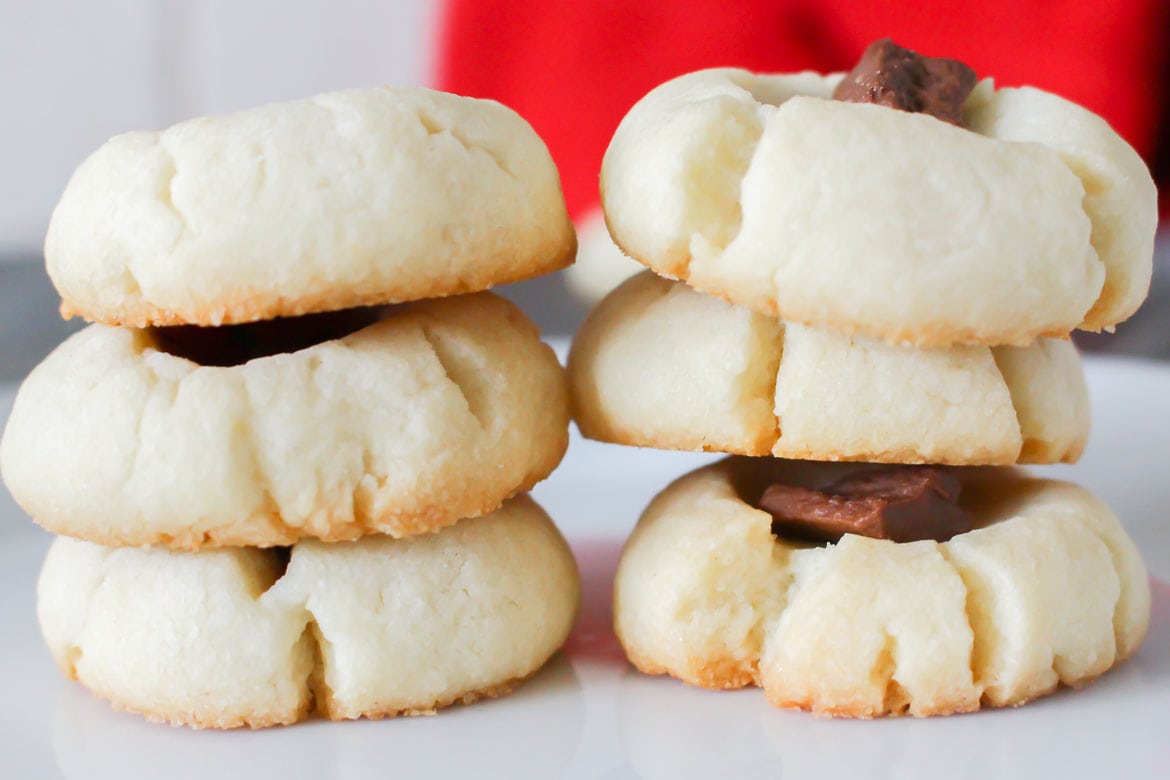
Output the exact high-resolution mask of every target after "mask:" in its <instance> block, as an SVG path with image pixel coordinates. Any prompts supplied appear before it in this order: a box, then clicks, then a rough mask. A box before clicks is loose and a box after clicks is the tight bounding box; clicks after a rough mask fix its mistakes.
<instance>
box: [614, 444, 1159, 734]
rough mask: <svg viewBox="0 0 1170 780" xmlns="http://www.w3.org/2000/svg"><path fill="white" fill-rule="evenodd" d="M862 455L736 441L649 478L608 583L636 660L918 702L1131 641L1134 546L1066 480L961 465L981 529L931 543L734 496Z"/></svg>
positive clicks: (1108, 657) (717, 676)
mask: <svg viewBox="0 0 1170 780" xmlns="http://www.w3.org/2000/svg"><path fill="white" fill-rule="evenodd" d="M859 468H868V467H866V466H859V465H856V464H823V463H810V462H801V461H779V460H772V459H742V458H730V459H727V460H724V461H721V462H720V463H717V464H715V465H713V466H709V467H706V468H703V469H700V470H698V471H694V472H692V473H690V474H688V475H686V476H684V477H682V478H681V479H679V480H678V481H677V482H675V483H674V484H673V485H671V486H670V487H668V488H667V489H666V490H664V491H663V492H662V493H660V494H659V495H658V496H657V497H656V498H655V499H654V501H653V502H652V503H651V504H650V506H649V508H647V510H646V512H645V513H644V514H643V516H642V519H641V520H640V521H639V523H638V526H637V528H636V530H635V531H634V533H633V535H632V536H631V537H630V539H629V541H628V542H627V543H626V547H625V550H624V551H623V553H622V557H621V561H620V562H619V564H618V571H617V578H616V582H615V586H614V619H615V623H616V630H617V634H618V637H619V639H620V640H621V642H622V645H623V646H624V647H625V649H626V653H627V655H628V656H629V658H630V660H631V662H633V664H634V665H635V666H636V667H637V668H638V669H640V670H641V671H643V672H646V673H649V674H662V673H666V674H670V675H672V676H674V677H677V678H679V679H681V680H684V681H685V682H688V683H691V684H693V685H699V686H703V687H708V688H736V687H740V686H744V685H748V684H755V685H758V686H760V687H762V688H763V689H764V692H765V694H766V695H767V697H768V699H769V700H771V701H772V702H773V703H775V704H777V705H779V706H783V707H797V708H801V709H806V710H812V711H813V712H816V713H819V714H824V715H836V716H848V717H873V716H879V715H892V714H901V713H907V712H908V713H909V714H911V715H915V716H925V715H944V714H949V713H955V712H967V711H970V710H976V709H978V708H979V707H980V706H981V705H988V706H1003V705H1016V704H1022V703H1024V702H1026V701H1028V700H1030V699H1033V698H1035V697H1037V696H1041V695H1044V694H1046V693H1049V692H1051V691H1052V690H1054V689H1055V688H1056V687H1057V685H1059V684H1064V685H1072V686H1076V685H1081V684H1083V683H1086V682H1089V681H1090V680H1092V679H1094V678H1095V677H1097V676H1098V675H1100V674H1102V673H1104V672H1105V671H1107V670H1108V669H1109V668H1111V667H1112V666H1113V665H1114V664H1116V663H1117V662H1118V661H1121V660H1122V659H1124V658H1126V657H1128V656H1129V655H1131V654H1132V653H1133V652H1134V651H1135V650H1136V649H1137V647H1138V645H1140V644H1141V641H1142V639H1143V638H1144V636H1145V633H1146V628H1147V626H1148V623H1149V614H1150V591H1149V583H1148V581H1147V578H1146V572H1145V568H1144V566H1143V564H1142V561H1141V558H1140V556H1139V555H1138V552H1137V549H1136V548H1135V547H1134V545H1133V543H1132V541H1130V539H1129V537H1128V536H1127V535H1126V534H1125V531H1124V530H1123V529H1122V527H1121V525H1120V524H1119V523H1118V521H1117V519H1116V517H1114V515H1113V513H1112V512H1110V511H1109V509H1108V507H1106V506H1105V505H1104V504H1102V503H1101V502H1100V501H1099V500H1098V499H1096V498H1095V497H1094V496H1092V495H1091V494H1090V493H1089V492H1088V491H1086V490H1084V489H1083V488H1081V487H1078V486H1076V485H1073V484H1070V483H1066V482H1056V481H1052V480H1046V479H1038V478H1033V477H1030V476H1028V475H1027V474H1026V473H1025V472H1023V471H1019V470H1014V469H1007V468H994V467H988V468H982V469H979V468H964V469H958V470H956V471H955V472H954V473H955V474H957V475H958V476H959V477H960V479H961V480H962V483H963V491H962V495H961V496H960V499H959V502H960V504H961V505H962V506H963V507H964V508H965V509H967V510H968V511H969V512H971V514H972V515H973V517H974V519H975V522H976V526H977V528H976V530H973V531H969V532H968V533H965V534H960V535H958V536H955V537H954V538H952V539H951V540H950V541H948V542H946V543H943V544H939V543H937V542H933V541H924V542H912V543H907V544H897V543H894V542H890V541H879V540H875V539H868V538H864V537H859V536H852V535H849V536H845V537H843V538H842V540H841V541H840V542H838V543H837V544H832V545H827V546H821V547H814V546H810V545H806V544H800V543H796V542H789V541H786V540H784V539H778V538H776V537H774V536H773V535H772V517H771V516H770V515H769V514H767V513H765V512H762V511H760V510H758V509H755V508H753V507H752V506H751V505H749V504H748V503H746V502H745V497H750V496H751V495H753V494H756V493H759V492H760V491H761V490H762V488H763V485H764V483H765V481H766V480H767V479H768V475H769V474H771V475H774V476H782V477H783V480H784V481H785V482H788V483H790V484H795V485H802V486H807V487H812V488H814V489H815V488H819V487H822V486H824V485H826V484H827V483H830V482H833V481H835V480H836V479H838V478H840V477H841V476H843V475H844V474H847V473H850V472H851V471H853V470H856V469H859ZM752 500H754V499H752Z"/></svg>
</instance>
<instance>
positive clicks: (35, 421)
mask: <svg viewBox="0 0 1170 780" xmlns="http://www.w3.org/2000/svg"><path fill="white" fill-rule="evenodd" d="M388 309H389V310H388V311H385V312H382V313H381V318H380V319H378V320H377V321H376V322H374V323H373V324H369V325H367V326H366V327H364V328H361V329H359V330H356V331H355V332H352V333H349V334H348V335H341V336H337V337H335V338H331V339H329V340H325V341H322V342H320V343H316V344H313V345H311V346H304V347H303V348H301V349H297V350H295V351H291V352H280V353H278V354H271V355H265V354H262V353H263V352H265V351H266V350H261V349H259V345H258V344H257V342H258V341H260V338H259V337H258V336H257V335H256V334H257V333H260V332H262V333H264V334H265V337H266V338H267V339H268V340H269V341H270V342H274V341H276V340H277V339H276V336H274V335H273V334H272V333H270V332H269V331H271V330H272V329H273V328H276V327H278V326H279V327H280V328H281V329H287V328H289V327H290V326H291V325H294V324H297V325H300V326H301V327H302V328H303V329H307V330H311V331H318V332H319V331H322V330H324V331H327V332H331V331H333V330H335V329H336V327H338V325H337V323H333V322H328V323H326V324H328V325H330V327H329V328H325V327H323V326H322V325H321V324H318V323H316V321H315V322H314V324H313V325H312V327H311V328H310V327H307V326H305V325H303V324H301V323H299V321H297V320H291V321H285V320H278V321H274V322H266V323H257V324H254V325H238V326H233V327H232V328H227V327H218V328H202V329H197V330H198V331H199V332H198V333H192V332H191V331H192V330H193V329H190V328H186V329H175V328H163V329H155V330H146V331H140V330H134V329H131V328H113V327H109V326H106V325H97V324H95V325H91V326H89V327H88V328H85V329H84V330H82V331H81V332H79V333H77V334H75V335H74V336H72V337H71V338H69V339H68V340H67V341H65V342H64V343H63V344H62V345H61V346H59V347H58V348H57V349H56V350H54V351H53V353H52V354H50V355H49V356H48V357H47V358H46V359H45V360H44V362H43V363H41V365H39V366H38V367H37V368H35V369H34V370H33V371H32V373H31V374H29V376H28V378H27V379H26V380H25V382H24V384H23V385H22V386H21V389H20V391H19V392H18V393H17V398H16V401H15V403H14V405H13V409H12V414H11V416H10V417H9V420H8V425H7V428H6V430H5V431H4V436H3V439H0V471H2V472H3V476H4V480H5V482H6V483H7V485H8V487H9V489H10V490H11V491H12V494H13V496H14V497H15V498H16V501H17V503H19V504H20V505H21V507H22V508H23V509H24V510H25V511H26V512H28V513H29V515H31V516H32V518H33V519H34V520H36V521H37V522H38V523H40V524H41V525H42V526H44V527H45V528H47V529H49V530H51V531H53V532H54V533H58V534H64V535H68V536H74V537H77V538H81V539H85V540H87V541H92V542H97V543H99V544H108V545H135V546H136V545H144V544H150V545H157V544H165V545H169V546H171V547H176V548H182V549H196V548H201V547H218V546H237V545H252V546H261V547H268V546H273V545H285V544H290V543H292V542H295V541H297V540H299V539H303V538H317V539H325V540H330V541H339V540H345V539H354V538H357V537H359V536H361V535H363V534H367V533H375V532H377V533H383V534H389V535H391V536H395V537H405V536H413V535H416V534H422V533H428V532H431V531H435V530H437V529H439V528H442V527H444V526H447V525H451V524H452V523H454V522H456V521H457V520H459V519H460V518H464V517H474V516H477V515H481V514H484V513H487V512H490V511H492V510H494V509H495V508H496V507H498V506H499V505H500V503H501V502H502V501H504V499H506V498H508V497H509V496H512V495H515V494H517V493H519V492H522V491H524V490H527V489H528V488H529V487H531V486H532V485H533V484H534V483H536V482H538V481H539V480H541V479H543V478H544V477H545V476H547V475H548V474H549V472H551V471H552V470H553V468H555V467H556V465H557V463H559V462H560V460H561V456H562V455H563V454H564V452H565V448H566V446H567V445H568V426H569V408H568V406H569V404H568V390H567V387H566V383H565V377H564V371H563V370H562V369H561V366H560V364H559V363H558V362H557V359H556V356H555V355H554V354H553V352H552V350H551V349H550V348H549V347H548V346H546V345H544V344H542V343H541V342H540V338H539V334H538V333H537V330H536V327H535V326H534V325H533V324H532V323H531V322H530V321H529V320H528V319H527V318H526V317H525V316H524V315H523V313H521V312H520V310H519V309H517V308H516V307H515V306H513V305H512V304H511V303H509V302H508V301H506V300H504V299H503V298H500V297H498V296H496V295H493V294H492V293H487V292H484V293H475V294H473V295H464V296H455V297H450V298H442V299H433V300H426V301H418V302H415V303H410V304H402V305H400V306H395V307H388ZM314 317H316V318H321V317H330V318H332V315H314ZM358 321H359V322H361V321H362V318H359V319H358ZM261 326H262V330H260V331H258V330H257V328H259V327H261ZM240 329H243V330H244V331H245V333H244V334H240V335H236V332H237V331H238V330H240ZM228 335H230V336H231V338H230V339H226V338H225V337H226V336H228ZM245 335H248V336H249V337H248V338H245V337H244V336H245ZM331 335H336V334H335V333H332V334H331ZM282 338H284V339H286V340H287V338H288V335H287V334H282ZM209 339H210V341H209ZM212 347H215V348H214V349H213V348H212ZM179 350H182V351H179ZM257 352H260V353H261V354H259V355H256V353H257ZM196 354H197V355H198V357H199V360H200V361H201V362H196V359H195V356H196ZM254 355H255V356H254ZM249 358H250V359H249ZM201 363H202V364H201Z"/></svg>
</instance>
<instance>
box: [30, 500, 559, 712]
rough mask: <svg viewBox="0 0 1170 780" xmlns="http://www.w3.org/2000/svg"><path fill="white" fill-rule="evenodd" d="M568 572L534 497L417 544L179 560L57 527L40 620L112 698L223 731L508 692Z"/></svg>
mask: <svg viewBox="0 0 1170 780" xmlns="http://www.w3.org/2000/svg"><path fill="white" fill-rule="evenodd" d="M578 598H579V582H578V576H577V570H576V565H575V563H574V561H573V557H572V555H571V553H570V552H569V548H568V546H567V545H566V544H565V541H564V539H563V538H562V537H561V536H560V534H559V533H558V532H557V530H556V528H555V527H554V526H553V524H552V523H551V522H550V521H549V519H548V517H547V515H545V514H544V512H543V511H542V510H541V509H540V507H538V506H537V505H536V504H535V503H534V502H533V501H532V500H531V499H529V498H528V497H527V496H522V497H518V498H515V499H513V500H511V501H509V502H508V503H507V504H505V505H504V506H503V507H502V508H501V509H499V510H497V511H496V512H493V513H492V514H490V515H487V516H485V517H482V518H477V519H473V520H467V521H464V522H461V523H458V524H457V525H455V526H452V527H451V528H447V529H444V530H443V531H440V532H439V533H436V534H429V535H427V536H421V537H417V538H413V539H398V540H396V539H391V538H389V537H385V536H369V537H365V538H362V539H360V540H358V541H356V542H343V543H338V544H322V543H319V542H305V543H302V544H298V545H297V546H295V547H293V548H292V553H291V558H290V559H289V560H288V562H287V568H286V565H285V563H284V562H283V560H282V555H281V553H280V552H279V551H275V550H258V549H255V548H231V549H222V550H207V551H203V552H195V553H184V552H174V551H168V550H165V549H160V548H107V547H100V546H97V545H94V544H90V543H88V542H81V541H76V540H73V539H67V538H61V539H58V540H57V541H56V542H54V544H53V546H52V548H51V549H50V551H49V555H48V558H47V559H46V560H45V564H44V568H43V570H42V573H41V577H40V582H39V585H38V604H37V614H38V617H39V619H40V624H41V630H42V632H43V634H44V637H45V641H46V642H47V643H48V645H49V649H50V650H51V651H52V654H53V658H54V659H55V660H56V662H57V664H58V665H59V666H60V667H61V669H62V671H63V672H64V673H65V674H66V675H67V676H69V677H70V678H74V679H77V680H79V681H80V682H81V683H82V684H83V685H85V686H86V687H87V688H89V689H90V690H91V691H93V692H94V693H95V694H97V695H98V696H101V697H102V698H105V699H108V700H109V701H110V702H111V703H112V704H113V705H114V706H115V707H117V708H118V709H124V710H129V711H132V712H138V713H141V714H143V715H146V716H147V717H148V718H150V719H152V720H160V721H167V722H170V723H174V724H184V725H189V726H196V727H211V728H232V727H236V726H252V727H261V726H271V725H277V724H285V723H292V722H294V721H297V720H300V719H302V718H305V717H307V716H309V715H310V714H313V713H316V714H319V715H323V716H325V717H329V718H332V719H334V720H339V719H347V718H359V717H389V716H394V715H403V714H419V713H428V712H432V711H434V710H435V709H437V708H439V707H443V706H446V705H448V704H453V703H458V702H464V703H467V702H471V701H474V700H475V699H477V698H481V697H483V696H496V695H500V694H502V693H506V692H507V691H508V690H509V689H510V688H511V687H512V686H513V685H514V684H516V683H517V682H518V681H520V680H523V679H524V678H526V677H528V676H529V675H531V674H533V673H534V672H535V671H536V670H537V669H539V668H540V666H541V665H543V664H544V662H545V661H546V660H548V658H549V657H550V656H551V655H552V654H553V653H554V652H555V651H556V650H557V648H559V647H560V646H561V644H562V643H563V642H564V640H565V638H566V636H568V633H569V628H570V626H571V624H572V621H573V616H574V614H575V611H576V608H577V603H578Z"/></svg>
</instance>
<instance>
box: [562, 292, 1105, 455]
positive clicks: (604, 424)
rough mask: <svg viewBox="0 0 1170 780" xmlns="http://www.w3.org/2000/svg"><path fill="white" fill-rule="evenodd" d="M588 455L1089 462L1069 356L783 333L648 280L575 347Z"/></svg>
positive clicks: (576, 408) (1081, 387)
mask: <svg viewBox="0 0 1170 780" xmlns="http://www.w3.org/2000/svg"><path fill="white" fill-rule="evenodd" d="M569 383H570V387H571V390H572V400H573V414H574V416H575V418H576V420H577V423H578V425H579V426H580V428H581V432H582V433H583V434H584V435H585V436H587V437H589V438H592V439H598V440H600V441H608V442H613V443H616V444H627V445H635V446H640V447H655V448H659V449H679V450H703V451H708V452H726V453H729V454H736V455H774V456H776V457H781V458H803V459H810V460H849V461H867V462H882V463H948V464H954V465H963V464H979V465H987V464H995V465H1011V464H1015V463H1054V462H1060V461H1075V460H1076V459H1077V458H1078V457H1080V454H1081V451H1082V449H1083V448H1084V445H1085V440H1086V439H1087V438H1088V433H1089V417H1090V414H1089V397H1088V390H1087V389H1086V387H1085V379H1084V372H1083V371H1082V369H1081V362H1080V357H1079V356H1078V354H1077V350H1076V347H1075V346H1073V344H1072V342H1070V341H1067V340H1061V339H1039V340H1037V341H1035V342H1033V343H1031V344H1029V345H1028V346H1026V347H1011V346H996V347H984V346H970V345H968V346H955V347H941V348H933V349H916V348H913V347H907V346H897V345H893V344H887V343H886V342H884V341H878V340H875V339H870V338H866V337H862V336H846V335H842V334H840V333H836V332H834V331H831V330H828V329H825V328H811V327H806V326H804V325H795V324H791V323H782V322H779V321H777V320H775V319H772V318H770V317H766V316H764V315H762V314H758V313H756V312H753V311H751V310H750V309H746V308H742V307H736V306H732V305H730V304H728V303H726V302H724V301H722V300H720V299H718V298H714V297H712V296H709V295H704V294H702V293H700V292H697V291H695V290H693V289H691V288H690V287H688V286H687V285H685V284H683V283H681V282H674V281H670V280H668V279H663V278H660V277H658V276H655V275H654V274H652V273H649V272H645V273H642V274H640V275H638V276H635V277H634V278H632V279H629V280H627V281H626V282H624V283H623V284H622V285H621V286H619V287H618V288H617V289H616V290H614V291H613V292H612V293H610V294H609V295H608V296H606V298H605V300H603V301H602V302H601V303H600V304H599V305H598V306H597V307H596V308H595V309H594V310H593V312H592V313H591V314H590V315H589V318H588V319H587V320H586V322H585V324H584V325H583V326H582V327H581V329H580V331H579V332H578V333H577V336H576V338H575V339H574V340H573V348H572V352H571V353H570V356H569Z"/></svg>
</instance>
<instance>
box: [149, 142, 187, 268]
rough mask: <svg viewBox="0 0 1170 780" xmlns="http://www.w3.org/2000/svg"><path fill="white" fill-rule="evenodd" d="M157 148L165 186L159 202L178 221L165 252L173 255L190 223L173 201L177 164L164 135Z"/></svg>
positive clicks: (161, 191)
mask: <svg viewBox="0 0 1170 780" xmlns="http://www.w3.org/2000/svg"><path fill="white" fill-rule="evenodd" d="M158 148H159V151H161V152H162V153H163V157H164V159H165V170H164V173H163V175H164V176H165V177H166V184H165V186H164V187H163V188H162V189H160V190H159V193H158V195H159V200H160V202H161V203H162V204H163V205H164V206H166V207H167V209H168V210H170V212H171V213H172V214H174V215H175V217H176V218H178V220H179V230H178V232H177V233H175V237H174V239H173V240H172V241H171V246H170V248H169V249H168V250H167V251H168V253H173V252H174V251H175V249H176V248H177V247H178V246H179V244H180V243H181V242H182V241H183V239H184V238H186V236H187V233H188V232H190V229H191V223H190V221H189V220H188V219H187V214H186V212H184V211H183V209H182V207H181V206H179V204H178V202H177V201H176V200H175V179H176V178H178V176H179V164H178V161H177V160H176V159H175V155H174V152H172V151H171V149H170V147H168V146H167V143H166V136H165V135H160V136H159V139H158ZM136 281H137V280H136Z"/></svg>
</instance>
